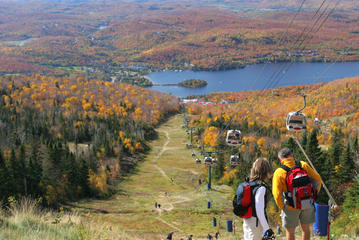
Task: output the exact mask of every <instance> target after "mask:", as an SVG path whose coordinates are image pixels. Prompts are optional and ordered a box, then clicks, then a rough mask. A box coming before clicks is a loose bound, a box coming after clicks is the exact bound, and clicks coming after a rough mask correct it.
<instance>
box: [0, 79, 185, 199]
mask: <svg viewBox="0 0 359 240" xmlns="http://www.w3.org/2000/svg"><path fill="white" fill-rule="evenodd" d="M0 85H1V89H0V91H1V97H0V123H1V124H0V150H1V151H0V179H1V180H2V181H3V183H4V184H2V185H1V187H0V188H1V189H0V192H1V199H2V200H6V199H7V197H8V196H19V195H32V196H33V197H43V198H44V200H45V201H44V202H45V203H46V204H48V205H54V204H57V203H58V202H62V201H65V200H68V199H71V200H74V199H78V198H81V197H90V196H106V195H108V194H110V193H111V183H113V182H114V181H115V180H117V179H119V178H120V177H121V176H122V175H124V174H127V173H128V172H129V171H130V170H131V169H132V168H133V167H134V166H135V165H136V163H137V162H138V161H139V160H140V159H141V157H140V153H143V152H144V151H146V149H147V148H148V147H147V144H146V141H147V140H148V139H152V138H153V137H154V136H155V132H154V127H155V126H156V125H157V124H159V123H160V122H161V121H162V120H164V119H165V118H166V117H167V116H168V115H170V114H173V113H175V112H177V111H178V104H177V99H176V98H175V97H172V96H169V95H166V94H163V93H159V92H156V91H150V90H145V89H142V88H138V87H134V86H131V85H127V84H113V83H110V82H104V81H102V80H97V81H88V80H87V79H84V78H54V77H45V76H40V75H36V76H32V77H27V76H12V77H2V78H1V82H0ZM10 183H11V184H10Z"/></svg>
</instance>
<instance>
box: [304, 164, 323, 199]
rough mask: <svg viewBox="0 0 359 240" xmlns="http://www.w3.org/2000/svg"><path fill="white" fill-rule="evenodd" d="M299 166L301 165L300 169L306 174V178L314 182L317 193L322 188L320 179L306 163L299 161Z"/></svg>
mask: <svg viewBox="0 0 359 240" xmlns="http://www.w3.org/2000/svg"><path fill="white" fill-rule="evenodd" d="M301 164H302V168H303V169H304V170H305V171H306V172H307V173H308V176H309V177H310V178H312V179H314V180H315V181H316V183H317V191H318V193H319V191H320V188H321V187H322V178H321V177H320V175H319V174H318V173H317V172H316V171H315V170H314V169H312V168H311V167H310V166H309V165H308V163H306V162H303V161H301Z"/></svg>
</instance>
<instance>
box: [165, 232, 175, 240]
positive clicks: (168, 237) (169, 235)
mask: <svg viewBox="0 0 359 240" xmlns="http://www.w3.org/2000/svg"><path fill="white" fill-rule="evenodd" d="M173 233H174V232H170V233H169V234H168V235H167V238H166V240H172V235H173Z"/></svg>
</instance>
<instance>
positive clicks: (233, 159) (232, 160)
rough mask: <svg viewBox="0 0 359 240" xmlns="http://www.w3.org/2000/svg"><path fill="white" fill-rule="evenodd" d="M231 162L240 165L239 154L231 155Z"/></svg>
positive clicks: (233, 164) (232, 164)
mask: <svg viewBox="0 0 359 240" xmlns="http://www.w3.org/2000/svg"><path fill="white" fill-rule="evenodd" d="M229 162H230V164H231V166H238V165H239V156H238V155H231V157H230V159H229Z"/></svg>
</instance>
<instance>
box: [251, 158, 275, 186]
mask: <svg viewBox="0 0 359 240" xmlns="http://www.w3.org/2000/svg"><path fill="white" fill-rule="evenodd" d="M268 173H273V169H272V166H271V165H270V163H269V162H268V160H267V159H266V158H258V159H257V160H256V161H255V162H254V163H253V165H252V169H251V175H250V177H249V179H250V181H255V180H261V181H264V180H266V178H267V176H268Z"/></svg>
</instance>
